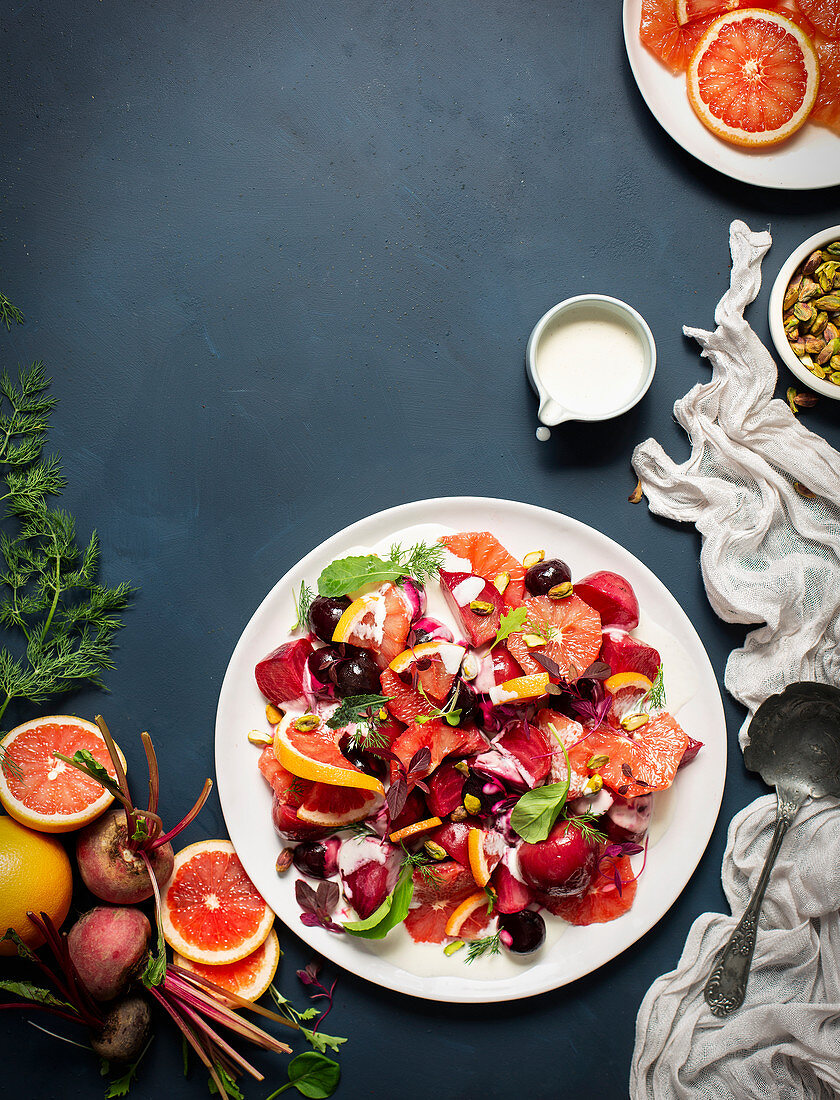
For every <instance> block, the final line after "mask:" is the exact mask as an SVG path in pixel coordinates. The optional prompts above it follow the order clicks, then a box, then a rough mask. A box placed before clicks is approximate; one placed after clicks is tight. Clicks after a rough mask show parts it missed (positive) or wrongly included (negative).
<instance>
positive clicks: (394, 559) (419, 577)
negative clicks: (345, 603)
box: [318, 542, 444, 597]
mask: <svg viewBox="0 0 840 1100" xmlns="http://www.w3.org/2000/svg"><path fill="white" fill-rule="evenodd" d="M443 553H444V548H443V546H442V545H441V544H440V543H431V544H429V543H425V542H418V543H417V544H416V545H415V546H411V547H409V548H408V549H407V550H405V549H403V547H401V546H400V545H399V544H398V543H394V545H393V546H392V547H391V548H390V550H389V552H388V554H389V556H388V558H387V559H385V558H381V557H380V556H379V555H378V554H358V555H354V556H352V557H348V558H339V559H337V560H336V561H334V562H331V563H330V564H329V565H328V566H327V567H326V569H324V571H323V572H322V573H321V575H320V577H319V578H318V595H319V596H333V597H334V596H345V595H346V594H347V593H348V592H355V591H357V590H358V589H359V588H362V587H363V586H364V585H366V584H382V583H384V582H385V581H392V582H396V581H400V580H402V579H403V577H412V578H413V579H414V580H416V581H417V582H418V583H419V584H425V583H426V582H427V581H430V580H432V579H433V578H434V577H436V576H437V575H438V573H439V572H440V567H441V565H442V564H443Z"/></svg>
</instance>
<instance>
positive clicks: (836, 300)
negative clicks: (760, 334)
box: [770, 225, 840, 401]
mask: <svg viewBox="0 0 840 1100" xmlns="http://www.w3.org/2000/svg"><path fill="white" fill-rule="evenodd" d="M770 335H771V336H772V337H773V343H774V344H775V345H776V350H777V351H778V353H779V355H780V356H781V358H782V361H783V362H784V364H785V366H787V367H789V368H790V370H791V371H793V373H794V374H795V375H796V377H797V378H798V379H799V380H800V381H801V382H804V383H805V385H806V386H808V388H809V389H812V390H814V392H815V393H820V394H823V396H825V397H831V398H833V399H834V400H835V401H840V225H833V226H831V227H830V228H828V229H823V230H821V231H820V232H819V233H815V234H814V235H813V236H812V237H809V238H808V240H807V241H803V242H802V244H801V245H800V246H799V247H798V248H797V249H795V250H794V251H793V252H792V253H791V254H790V256H789V257H788V258H787V260H786V261H785V262H784V264H783V265H782V270H781V271H780V272H779V274H778V276H777V278H776V281H775V283H774V284H773V289H772V290H771V291H770Z"/></svg>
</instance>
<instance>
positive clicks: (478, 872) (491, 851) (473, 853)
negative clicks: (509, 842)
mask: <svg viewBox="0 0 840 1100" xmlns="http://www.w3.org/2000/svg"><path fill="white" fill-rule="evenodd" d="M504 850H505V842H504V839H503V837H502V835H501V834H500V833H497V832H495V831H492V832H486V831H485V830H484V829H476V828H471V829H470V831H469V835H468V838H467V852H468V854H469V860H470V870H471V871H472V873H473V878H474V879H475V881H476V884H477V885H478V886H482V887H483V886H486V885H487V883H488V882H489V881H490V876H491V875H492V874H493V872H494V871H495V870H496V867H497V866H498V864H499V862H500V861H501V858H502V855H503V854H504Z"/></svg>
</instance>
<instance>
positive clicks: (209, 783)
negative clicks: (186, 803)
mask: <svg viewBox="0 0 840 1100" xmlns="http://www.w3.org/2000/svg"><path fill="white" fill-rule="evenodd" d="M212 790H213V780H212V779H205V781H204V788H203V790H202V792H201V794H200V795H199V796H198V799H197V801H196V803H195V805H194V806H193V808H192V809H191V810H190V812H189V813H188V814H187V816H186V817H184V818H182V819H181V820H180V821H179V822H178V824H177V825H176V826H175V828H174V829H170V830H169V832H168V833H164V834H163V836H159V837H158V838H157V839H156V840H154V841H153V842H152V843H151V844H149V845H147V847H149V848H152V849H154V848H160V846H161V845H162V844H166V843H167V842H168V841H170V840H172V838H173V837H176V836H177V835H178V833H180V832H181V831H182V830H183V829H186V827H187V826H188V825H189V823H190V822H191V821H192V820H193V818H194V817H196V815H197V814H198V813H199V811H200V810H201V807H202V806H203V805H204V803H205V802H206V801H207V799H208V798H209V797H210V792H211V791H212Z"/></svg>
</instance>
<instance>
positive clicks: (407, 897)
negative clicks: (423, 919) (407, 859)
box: [344, 867, 414, 940]
mask: <svg viewBox="0 0 840 1100" xmlns="http://www.w3.org/2000/svg"><path fill="white" fill-rule="evenodd" d="M413 894H414V879H413V877H412V874H411V867H403V869H402V871H401V872H400V877H399V878H398V879H397V885H396V886H395V887H394V890H393V892H392V893H390V894H389V895H388V897H387V898H385V900H384V901H383V902H382V904H381V905H380V906H379V908H378V909H376V910H374V912H373V913H371V915H370V916H369V917H367V919H366V920H357V921H348V922H347V924H345V925H344V931H345V932H349V933H350V935H351V936H358V937H359V938H360V939H364V940H381V939H384V938H385V936H387V935H388V933H389V932H390V931H391V929H392V928H396V926H397V925H398V924H402V922H403V921H404V920H405V918H406V917H407V916H408V909H409V906H410V905H411V898H412V896H413Z"/></svg>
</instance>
